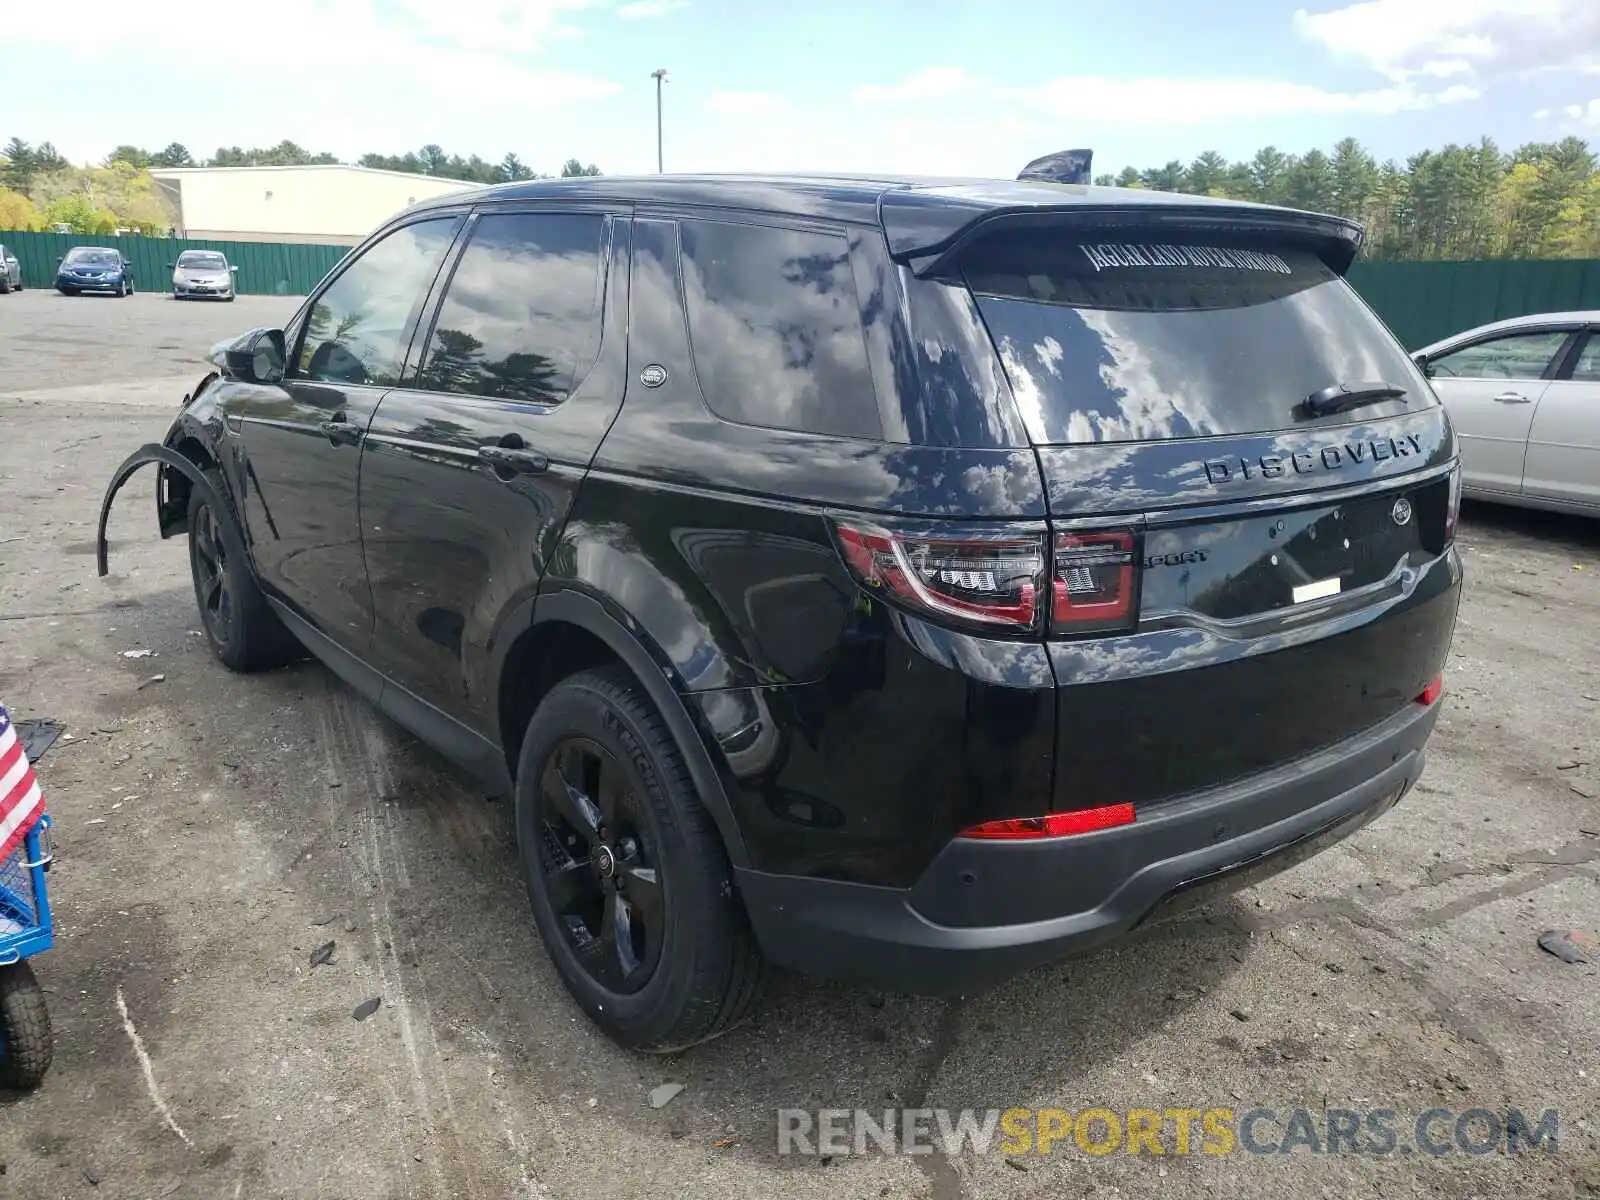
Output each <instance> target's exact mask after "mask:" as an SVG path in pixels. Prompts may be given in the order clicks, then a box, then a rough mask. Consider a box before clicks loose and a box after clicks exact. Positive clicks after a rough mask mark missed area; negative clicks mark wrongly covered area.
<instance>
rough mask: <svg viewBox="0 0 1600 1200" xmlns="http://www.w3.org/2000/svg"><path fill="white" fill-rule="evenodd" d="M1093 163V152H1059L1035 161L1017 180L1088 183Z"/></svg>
mask: <svg viewBox="0 0 1600 1200" xmlns="http://www.w3.org/2000/svg"><path fill="white" fill-rule="evenodd" d="M1093 161H1094V151H1093V150H1057V151H1056V152H1055V153H1054V154H1046V155H1044V156H1043V157H1042V158H1036V159H1034V160H1033V161H1032V162H1031V163H1029V164H1028V165H1027V166H1025V167H1023V168H1022V174H1020V175H1018V176H1017V178H1018V179H1019V180H1023V181H1031V182H1035V183H1088V182H1089V181H1090V175H1089V165H1090V163H1092V162H1093Z"/></svg>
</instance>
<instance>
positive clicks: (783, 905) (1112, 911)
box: [737, 705, 1438, 995]
mask: <svg viewBox="0 0 1600 1200" xmlns="http://www.w3.org/2000/svg"><path fill="white" fill-rule="evenodd" d="M1437 717H1438V706H1437V705H1435V706H1433V707H1429V708H1424V707H1423V706H1421V705H1412V706H1409V707H1408V708H1407V709H1405V710H1403V711H1402V712H1400V713H1397V714H1396V715H1395V716H1394V717H1392V718H1391V719H1389V720H1387V721H1385V722H1383V723H1382V724H1381V725H1379V726H1377V727H1375V728H1373V729H1371V730H1368V731H1366V732H1365V733H1363V734H1361V735H1359V736H1357V737H1354V738H1351V739H1348V740H1346V741H1344V742H1341V743H1338V744H1336V745H1334V746H1330V747H1328V748H1326V749H1324V750H1321V751H1319V752H1317V753H1316V754H1313V755H1310V756H1308V757H1306V758H1303V759H1300V760H1298V761H1296V762H1293V763H1290V764H1287V765H1285V766H1283V767H1280V768H1276V769H1274V770H1272V771H1268V772H1264V773H1262V774H1260V775H1256V776H1253V777H1251V778H1249V779H1247V780H1244V781H1242V782H1239V783H1236V784H1233V785H1231V786H1228V787H1224V788H1218V789H1211V790H1208V791H1205V792H1201V793H1196V794H1194V795H1192V796H1189V797H1187V798H1184V799H1181V800H1177V801H1173V802H1170V803H1166V804H1162V805H1159V806H1152V807H1151V808H1150V809H1148V810H1147V811H1142V812H1141V813H1140V815H1139V818H1138V820H1137V821H1135V822H1134V823H1133V824H1132V825H1127V826H1123V827H1121V828H1118V829H1110V830H1104V831H1101V832H1099V833H1093V834H1086V835H1082V836H1078V837H1069V838H1061V839H1053V840H1050V841H1043V842H981V841H970V840H961V839H957V840H954V841H951V842H950V843H949V844H948V845H947V846H946V847H945V849H944V850H943V851H942V852H941V853H940V854H939V855H938V857H937V858H936V859H935V860H934V862H933V863H932V864H931V865H930V866H929V867H928V869H927V871H926V872H924V874H923V876H922V878H921V879H919V880H918V881H917V883H916V885H915V886H913V887H911V888H909V889H897V888H884V887H873V886H869V885H864V884H855V883H844V882H838V881H834V880H823V879H810V878H801V877H798V876H792V875H774V874H768V873H764V872H758V871H748V870H741V871H739V872H737V875H738V883H739V887H740V889H741V892H742V895H743V897H744V900H745V905H746V909H747V911H748V912H749V915H750V920H751V923H752V925H753V927H754V929H755V933H756V936H757V938H758V939H759V941H760V943H761V947H762V950H763V952H764V953H765V954H766V955H767V957H768V959H769V960H770V961H772V962H773V963H775V964H776V965H778V966H782V967H787V968H789V969H792V970H799V971H805V972H809V973H816V974H825V975H833V976H837V977H841V978H846V979H851V980H854V981H856V982H861V983H867V984H871V985H875V986H880V987H884V988H888V989H890V990H894V991H904V992H915V993H923V994H931V995H941V994H958V993H962V992H968V991H972V990H975V989H977V988H981V987H983V986H985V985H987V984H990V983H994V982H998V981H999V980H1001V979H1004V978H1006V977H1007V976H1010V975H1014V974H1016V973H1018V972H1020V971H1023V970H1026V969H1027V968H1029V967H1033V966H1036V965H1038V964H1041V963H1046V962H1050V961H1052V960H1055V959H1059V958H1063V957H1066V956H1068V955H1071V954H1073V953H1076V952H1079V951H1082V950H1085V949H1088V948H1090V947H1093V946H1095V945H1098V944H1100V943H1102V942H1105V941H1107V940H1109V939H1111V938H1114V937H1116V936H1118V935H1120V934H1123V933H1126V932H1128V931H1129V930H1131V929H1133V928H1134V927H1135V926H1137V925H1140V924H1142V923H1144V922H1146V921H1147V920H1153V919H1158V918H1160V917H1164V916H1166V915H1168V914H1169V913H1170V912H1172V911H1174V910H1176V909H1179V908H1181V907H1184V906H1186V905H1187V904H1189V903H1193V902H1196V901H1199V900H1203V899H1206V898H1209V897H1210V896H1212V895H1215V894H1218V893H1221V892H1226V891H1231V890H1233V889H1235V888H1239V887H1244V886H1247V885H1249V884H1251V883H1254V882H1256V881H1257V880H1259V879H1262V878H1265V877H1266V876H1268V875H1271V874H1274V873H1276V872H1277V871H1279V870H1282V869H1284V868H1286V867H1289V866H1293V865H1295V864H1296V863H1298V862H1301V861H1303V860H1304V859H1305V858H1307V857H1309V856H1310V855H1312V854H1315V853H1317V852H1319V851H1320V850H1322V849H1325V848H1326V847H1327V846H1330V845H1332V844H1334V843H1335V842H1337V841H1339V840H1340V839H1342V838H1344V837H1347V836H1348V835H1349V834H1351V833H1353V832H1355V831H1356V830H1357V829H1359V828H1361V827H1362V826H1363V825H1365V824H1366V823H1367V822H1369V821H1371V820H1373V819H1374V818H1376V817H1377V816H1379V815H1381V814H1382V813H1384V812H1386V811H1387V810H1388V809H1389V808H1390V807H1391V806H1392V805H1393V804H1394V803H1395V802H1396V801H1397V800H1398V799H1399V798H1400V797H1401V796H1402V795H1403V794H1404V793H1405V792H1406V791H1407V790H1409V789H1410V788H1411V786H1412V785H1413V784H1414V783H1415V782H1416V781H1417V778H1418V776H1420V775H1421V773H1422V767H1423V759H1424V754H1423V747H1424V744H1425V743H1426V741H1427V739H1428V735H1429V734H1430V733H1431V732H1432V729H1433V725H1434V723H1435V721H1436V720H1437Z"/></svg>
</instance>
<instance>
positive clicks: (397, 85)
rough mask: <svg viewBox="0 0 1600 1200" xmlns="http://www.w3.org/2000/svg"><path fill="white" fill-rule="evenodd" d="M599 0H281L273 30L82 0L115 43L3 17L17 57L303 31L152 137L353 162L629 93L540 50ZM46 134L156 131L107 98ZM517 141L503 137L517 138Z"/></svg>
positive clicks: (89, 152) (46, 22)
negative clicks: (112, 108) (133, 122)
mask: <svg viewBox="0 0 1600 1200" xmlns="http://www.w3.org/2000/svg"><path fill="white" fill-rule="evenodd" d="M599 2H600V0H453V2H452V3H451V4H450V5H449V6H448V7H445V6H440V5H436V4H435V3H433V2H432V0H397V3H398V5H399V7H398V9H396V8H394V7H389V6H380V4H379V2H378V0H273V7H272V30H267V31H265V32H264V30H263V26H262V25H261V20H260V14H259V12H258V11H256V10H254V9H252V7H251V6H249V5H244V4H234V3H226V4H219V3H216V2H215V0H142V3H141V5H140V9H139V18H140V19H139V20H138V21H133V22H129V21H125V20H123V19H122V16H123V15H124V6H123V5H122V4H121V3H120V2H119V0H83V6H82V8H81V9H80V10H79V16H80V17H81V18H82V22H83V23H87V24H89V25H95V26H103V27H105V28H115V29H117V31H118V34H117V37H116V38H115V39H112V38H105V39H98V38H90V39H84V38H82V37H81V35H80V33H79V32H78V31H79V30H80V29H81V28H82V24H80V23H79V22H76V21H75V22H74V23H72V24H71V25H63V24H61V23H60V22H59V21H58V20H56V19H55V17H54V15H53V14H52V13H51V12H50V10H49V9H48V7H40V6H37V5H35V6H25V7H24V8H23V9H19V10H18V11H17V12H15V13H7V21H6V32H7V37H8V44H9V48H10V49H11V51H12V52H13V53H17V52H19V51H20V48H21V47H29V48H31V49H32V50H35V51H38V52H42V53H44V54H46V55H48V54H51V53H54V52H58V51H60V50H63V49H65V48H67V47H69V46H70V47H71V52H72V54H73V56H74V57H75V58H89V59H94V58H96V57H97V56H100V57H102V58H107V59H109V58H113V57H114V58H116V59H117V60H118V61H126V59H127V57H128V55H129V53H130V51H131V52H132V53H134V54H145V55H148V54H153V53H170V48H171V31H172V30H173V29H204V30H205V31H206V38H207V40H208V41H210V42H212V43H214V44H217V45H223V46H235V47H250V46H267V47H271V46H274V45H276V42H275V41H273V40H272V39H273V38H276V37H278V36H279V35H278V34H277V33H274V32H272V31H273V30H276V31H282V30H293V31H295V33H294V35H293V37H292V41H293V52H292V53H284V54H274V55H273V56H272V64H273V67H272V71H271V72H269V73H267V74H265V75H263V74H261V73H260V72H252V71H248V70H241V71H239V72H236V73H235V75H234V76H233V79H232V81H231V84H230V86H231V87H232V88H233V92H232V93H231V94H232V102H231V103H230V104H228V105H199V106H196V105H189V104H181V105H179V104H174V103H169V104H167V105H166V109H167V112H168V113H169V114H170V115H168V116H166V117H165V118H164V119H163V121H162V128H161V131H160V132H159V133H157V134H155V135H154V139H155V140H159V139H161V138H163V137H168V136H176V137H177V138H178V139H179V140H182V141H185V142H186V143H187V144H189V145H190V148H191V149H192V150H193V151H194V152H195V153H196V154H201V153H208V152H209V150H210V148H211V147H213V146H216V145H218V144H223V145H231V144H238V145H252V144H254V145H271V144H274V143H276V142H278V141H279V140H281V139H283V138H285V137H287V138H291V139H293V140H295V141H297V142H300V143H301V144H302V145H305V146H307V147H308V148H310V149H314V150H324V149H326V150H331V151H333V152H334V153H336V154H339V155H342V156H344V157H348V158H353V157H354V156H356V155H358V154H360V153H362V152H364V151H367V150H381V151H386V152H394V151H400V150H405V149H410V148H414V147H415V146H417V145H419V144H422V143H424V142H430V141H431V142H438V143H440V144H445V145H447V146H448V147H449V148H450V149H452V150H459V151H460V152H462V153H467V152H469V151H471V150H473V149H480V148H479V147H475V146H472V145H463V143H464V142H469V141H470V136H469V137H465V138H464V137H462V136H461V131H462V130H464V129H466V130H479V129H481V128H483V127H484V126H486V125H488V124H490V123H491V122H493V124H495V125H497V126H499V127H500V128H502V129H505V130H510V129H512V128H514V126H513V124H512V121H511V115H512V113H513V112H514V113H515V116H516V118H517V124H518V125H525V124H526V122H527V120H528V118H529V117H530V116H531V115H533V114H536V113H544V114H550V113H553V112H555V111H557V110H564V109H571V108H573V107H574V106H579V105H592V104H595V103H597V102H600V101H603V100H605V99H606V98H607V97H610V96H612V95H614V94H616V93H617V92H618V91H620V90H621V89H620V85H619V84H617V83H616V82H614V81H612V80H609V79H605V78H602V77H599V76H596V75H589V74H584V73H582V72H577V71H568V70H561V69H546V68H544V67H543V66H542V64H540V63H539V61H538V60H537V59H536V58H535V57H534V55H535V54H536V53H537V51H539V50H540V49H543V48H545V47H547V46H553V45H556V44H558V42H557V39H560V38H561V37H562V36H563V35H564V34H565V33H566V32H567V29H566V27H565V26H564V25H563V24H562V21H563V19H564V16H567V15H571V14H575V13H577V12H579V11H580V10H582V9H584V8H589V7H594V6H595V5H596V4H597V3H599ZM264 38H265V39H267V40H266V41H263V39H264ZM247 57H248V54H247ZM555 61H559V60H555ZM274 81H276V82H274ZM469 81H470V84H471V87H470V88H469V87H464V86H463V84H464V83H466V82H469ZM164 82H165V81H160V82H157V83H155V84H154V85H153V91H155V92H161V91H162V89H163V87H164ZM286 82H287V83H290V84H291V86H289V87H284V86H283V85H284V84H285V83H286ZM50 136H53V137H55V138H56V139H57V140H58V143H59V144H61V145H62V149H63V151H64V152H66V153H69V154H72V153H77V154H79V155H80V156H82V157H92V158H98V157H99V156H100V155H102V154H104V153H106V151H107V150H108V149H109V148H110V147H111V146H112V145H115V144H116V143H117V142H119V141H132V142H135V143H142V142H144V141H146V140H153V139H152V137H151V135H150V134H149V133H148V132H146V131H134V130H124V129H123V128H121V126H120V124H119V116H118V114H117V113H115V112H109V111H107V110H106V109H105V108H104V106H101V107H100V108H99V109H95V110H91V109H89V108H73V109H72V110H70V115H69V112H68V111H63V110H58V111H57V113H56V116H55V118H54V120H53V122H52V124H51V129H50ZM514 136H515V135H514V134H513V135H512V137H508V138H507V139H506V142H507V143H509V144H513V145H514V144H516V143H515V141H514V140H512V138H514ZM503 144H506V143H503ZM69 146H71V147H73V149H69V148H68V147H69ZM491 148H492V146H488V147H482V148H481V150H482V152H488V151H489V150H490V149H491ZM547 169H548V168H547Z"/></svg>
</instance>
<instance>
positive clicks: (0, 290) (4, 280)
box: [0, 275, 20, 296]
mask: <svg viewBox="0 0 1600 1200" xmlns="http://www.w3.org/2000/svg"><path fill="white" fill-rule="evenodd" d="M19 290H20V289H19ZM10 294H11V277H10V276H9V275H7V276H0V296H9V295H10Z"/></svg>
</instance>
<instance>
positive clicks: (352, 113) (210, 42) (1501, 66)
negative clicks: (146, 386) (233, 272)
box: [0, 0, 1600, 176]
mask: <svg viewBox="0 0 1600 1200" xmlns="http://www.w3.org/2000/svg"><path fill="white" fill-rule="evenodd" d="M70 11H71V13H72V19H71V20H70V21H64V20H62V19H60V13H59V10H55V9H53V7H52V6H51V5H49V4H42V3H37V2H35V3H28V4H25V5H21V6H20V7H19V11H15V12H9V13H8V14H7V15H6V19H5V21H4V22H3V25H0V31H3V33H4V35H5V36H6V39H7V42H8V58H9V65H10V66H11V67H12V68H13V69H14V72H15V74H14V76H13V78H11V79H10V80H8V86H7V87H6V103H5V105H4V108H3V110H0V120H3V121H4V122H5V124H4V125H0V139H3V138H5V137H10V136H13V135H15V136H20V137H22V138H24V139H26V140H28V141H34V142H37V141H41V140H45V139H49V140H53V141H54V142H55V144H56V146H57V148H58V149H59V150H61V151H62V152H63V153H64V154H67V155H68V156H69V157H71V158H73V159H74V160H77V161H84V160H89V159H94V160H98V159H100V158H102V157H103V156H104V155H105V154H106V153H107V152H108V151H110V149H111V148H112V147H113V146H115V145H116V144H118V143H123V142H131V143H134V144H138V145H144V146H148V147H151V148H159V147H160V146H163V145H165V144H166V143H167V142H169V141H180V142H183V143H184V144H185V145H187V146H188V147H189V148H190V150H191V151H192V152H194V153H196V154H197V155H200V154H209V153H210V152H211V151H212V150H213V149H214V148H215V147H216V146H218V145H220V144H229V145H232V144H240V145H245V146H249V145H262V144H271V143H274V142H277V141H279V140H281V139H283V138H291V139H293V140H294V141H297V142H299V143H300V144H302V145H304V146H307V147H309V148H312V149H316V150H324V149H325V150H330V151H332V152H333V153H335V154H337V155H339V156H341V157H344V158H354V157H355V156H357V155H359V154H360V153H362V152H363V151H366V150H377V151H382V152H385V153H397V152H401V151H404V150H407V149H414V148H416V147H417V146H420V145H422V144H423V143H426V142H437V143H439V144H440V145H442V146H444V147H445V148H446V149H447V150H450V151H452V152H456V153H461V154H463V155H465V154H471V153H477V154H481V155H483V156H484V157H485V158H490V159H493V160H498V159H499V158H500V157H501V156H502V155H503V154H504V153H505V152H506V151H508V150H513V151H515V152H516V153H517V154H519V155H520V156H521V157H522V158H523V160H524V161H525V162H527V163H529V165H531V166H533V167H535V168H536V169H539V170H544V171H553V170H555V169H556V168H557V167H558V166H559V165H560V163H561V162H562V161H564V160H565V159H566V158H568V157H569V156H574V155H575V156H578V157H580V158H582V159H583V160H584V161H586V162H589V161H592V162H595V163H597V164H599V165H600V167H601V168H602V169H604V170H605V171H606V172H608V173H623V172H633V171H650V170H654V168H655V84H654V82H653V81H652V80H651V78H650V72H651V71H652V70H653V69H654V68H656V67H666V68H667V69H668V70H669V72H670V75H669V82H668V84H667V86H666V89H665V107H666V162H667V169H668V170H685V171H687V170H720V171H730V170H747V169H748V170H810V169H833V170H850V171H870V170H885V171H895V172H919V171H920V172H930V173H955V174H969V175H998V176H1011V175H1014V174H1015V173H1016V172H1017V170H1018V169H1020V168H1021V166H1022V165H1023V164H1024V163H1025V162H1026V161H1027V160H1028V159H1030V158H1033V157H1035V156H1037V155H1038V154H1042V153H1045V152H1047V151H1050V150H1057V149H1063V148H1066V147H1069V146H1090V147H1093V148H1094V149H1095V169H1096V170H1097V171H1115V170H1117V169H1118V168H1120V167H1122V166H1124V165H1127V164H1130V163H1131V164H1134V165H1138V166H1145V165H1155V164H1159V163H1162V162H1165V161H1167V160H1169V159H1173V158H1177V159H1182V160H1184V161H1187V160H1189V159H1191V158H1193V157H1194V156H1195V155H1196V154H1198V153H1200V152H1201V151H1203V150H1208V149H1215V150H1219V151H1221V152H1222V153H1223V154H1225V155H1228V156H1230V157H1241V156H1245V155H1248V154H1250V153H1251V152H1253V151H1254V150H1255V149H1256V148H1257V147H1259V146H1262V145H1265V144H1267V143H1273V144H1276V145H1277V146H1279V147H1280V148H1281V149H1285V150H1290V151H1300V150H1304V149H1307V148H1309V147H1311V146H1314V145H1320V146H1323V147H1326V146H1328V145H1330V144H1331V143H1332V142H1334V141H1335V140H1337V139H1338V138H1340V137H1343V136H1345V135H1353V136H1355V137H1357V138H1360V139H1361V140H1362V141H1363V142H1364V143H1366V144H1367V145H1368V146H1369V147H1370V148H1371V149H1372V150H1374V151H1375V152H1376V153H1377V154H1378V155H1379V156H1380V157H1390V156H1393V157H1396V158H1401V159H1403V158H1404V157H1405V156H1406V155H1407V154H1409V153H1412V152H1414V151H1416V150H1420V149H1423V148H1427V147H1431V146H1438V145H1442V144H1444V143H1445V142H1448V141H1475V140H1476V139H1477V138H1479V137H1481V136H1484V135H1488V136H1491V137H1494V138H1495V139H1497V140H1498V141H1499V142H1501V144H1502V145H1507V146H1509V145H1515V144H1517V143H1520V142H1524V141H1530V140H1535V139H1545V138H1552V137H1557V136H1561V135H1564V134H1568V133H1576V134H1579V135H1580V136H1586V137H1589V138H1591V139H1592V140H1593V141H1595V142H1597V143H1600V0H1360V2H1357V3H1349V2H1344V0H1298V2H1297V0H1229V2H1228V3H1226V4H1221V3H1219V4H1215V5H1208V4H1204V3H1195V2H1193V0H1189V2H1184V0H1120V2H1107V0H1099V2H1097V3H1085V2H1080V0H987V2H982V3H980V2H976V0H790V2H787V3H785V2H782V0H779V2H776V3H773V2H764V0H746V2H745V3H739V2H738V0H263V2H262V3H259V4H256V3H251V4H246V3H243V0H77V3H75V4H73V5H72V6H71V8H70ZM87 31H93V32H87ZM68 74H70V76H71V77H72V78H73V80H74V82H73V83H72V84H71V85H66V84H64V83H63V78H64V76H66V75H68Z"/></svg>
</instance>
